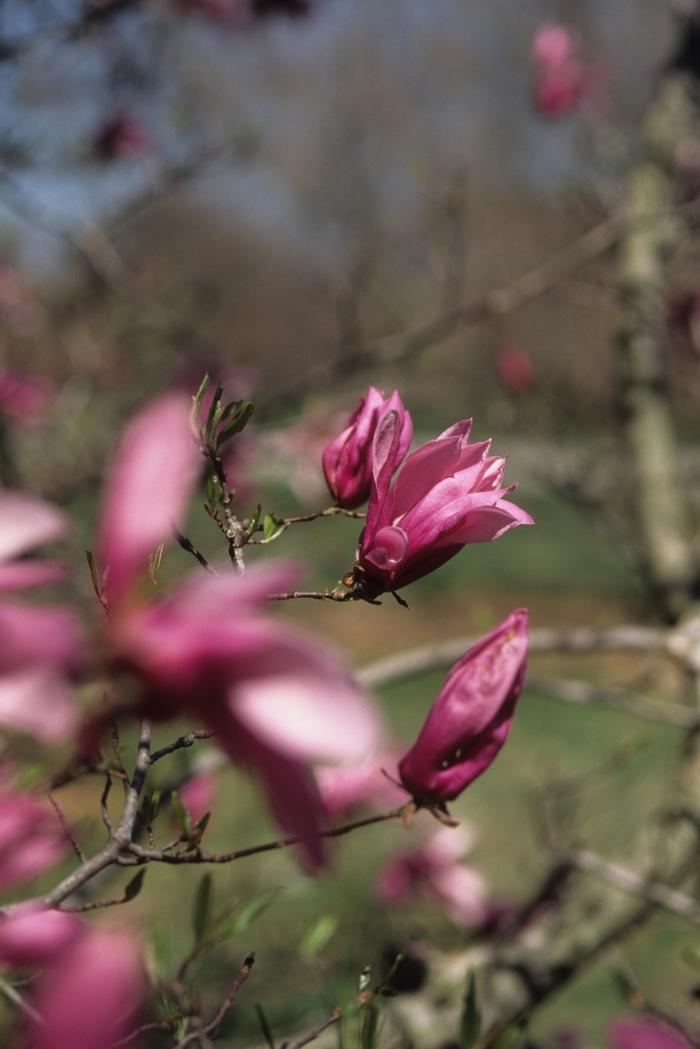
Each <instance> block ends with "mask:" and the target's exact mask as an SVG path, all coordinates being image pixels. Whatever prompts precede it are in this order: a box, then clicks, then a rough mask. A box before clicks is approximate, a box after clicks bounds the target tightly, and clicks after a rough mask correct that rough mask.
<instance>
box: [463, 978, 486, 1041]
mask: <svg viewBox="0 0 700 1049" xmlns="http://www.w3.org/2000/svg"><path fill="white" fill-rule="evenodd" d="M480 1031H481V1010H480V1009H479V1003H478V1001H477V994H476V976H475V975H474V972H473V971H472V972H470V973H469V975H468V977H467V989H466V992H465V995H464V1002H463V1003H462V1016H461V1019H460V1023H459V1045H460V1049H472V1046H474V1045H476V1042H477V1040H478V1038H479V1033H480Z"/></svg>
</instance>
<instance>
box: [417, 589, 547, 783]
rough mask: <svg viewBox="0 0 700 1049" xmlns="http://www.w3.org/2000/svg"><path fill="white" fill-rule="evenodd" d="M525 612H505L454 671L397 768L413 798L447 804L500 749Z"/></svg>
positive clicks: (514, 690)
mask: <svg viewBox="0 0 700 1049" xmlns="http://www.w3.org/2000/svg"><path fill="white" fill-rule="evenodd" d="M526 663H527V611H526V610H525V609H522V608H521V609H519V610H518V611H517V612H511V614H510V615H509V616H507V617H506V619H504V620H503V622H502V623H501V624H500V625H499V626H497V627H496V628H495V630H492V631H491V632H490V633H489V634H487V635H486V636H485V637H483V638H482V639H481V641H479V642H478V643H477V644H476V645H474V647H473V648H470V649H469V651H468V652H467V653H466V655H465V656H463V657H462V659H460V661H459V662H458V663H456V664H455V665H454V667H453V668H452V670H451V671H450V673H449V674H448V676H447V678H446V680H445V683H444V684H443V686H442V688H441V689H440V692H439V694H438V697H437V699H436V700H435V702H434V703H433V705H432V707H431V708H430V711H429V713H428V716H427V718H426V720H425V724H424V725H423V728H422V729H421V731H420V733H419V735H418V738H417V740H416V742H415V743H414V744H413V746H412V747H411V749H410V750H409V751H408V753H407V754H406V755H405V756H404V757H403V758H402V759H401V761H400V762H399V776H400V778H401V782H402V783H403V785H404V787H405V788H406V790H408V791H409V792H410V793H411V794H412V795H413V796H414V797H415V798H419V799H423V800H426V801H429V802H445V801H452V800H453V799H454V798H456V797H457V796H458V795H459V794H461V793H462V791H463V790H464V789H465V788H466V787H468V786H469V784H470V783H472V782H473V781H474V780H475V779H476V778H477V776H480V775H481V773H482V772H484V771H485V770H486V769H487V768H488V767H489V765H490V764H491V762H492V761H493V760H494V758H495V757H496V755H497V754H498V752H499V750H500V749H501V747H502V746H503V744H504V743H505V741H506V739H507V736H508V733H509V731H510V726H511V721H512V718H513V713H514V711H515V704H516V702H517V700H518V697H519V695H520V691H521V689H522V686H523V681H524V679H525V667H526Z"/></svg>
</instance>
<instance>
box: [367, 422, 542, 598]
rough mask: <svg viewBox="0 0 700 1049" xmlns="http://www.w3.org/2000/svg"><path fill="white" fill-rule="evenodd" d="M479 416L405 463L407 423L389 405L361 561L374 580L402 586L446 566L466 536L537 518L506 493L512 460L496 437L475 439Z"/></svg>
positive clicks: (380, 431) (485, 536)
mask: <svg viewBox="0 0 700 1049" xmlns="http://www.w3.org/2000/svg"><path fill="white" fill-rule="evenodd" d="M471 427H472V420H471V419H466V420H464V421H463V422H458V423H455V424H454V426H451V427H450V428H449V429H448V430H445V431H444V433H442V434H440V436H439V437H436V438H435V440H433V441H428V443H427V444H424V445H422V446H421V447H420V448H417V449H416V451H414V452H412V453H411V454H410V455H409V457H408V459H406V461H405V463H404V464H403V466H401V468H400V469H399V472H398V474H397V476H396V480H395V481H394V482H393V484H392V477H393V475H394V472H395V470H396V468H397V466H398V464H399V462H400V457H401V447H402V433H403V424H402V421H401V419H400V418H399V416H398V413H397V412H393V411H391V412H388V413H387V414H386V415H385V416H384V417H383V419H382V420H381V422H380V424H379V425H378V427H377V431H376V433H375V437H374V445H373V448H372V474H373V477H372V490H371V494H370V498H369V506H368V508H367V520H366V524H365V528H364V530H363V532H362V537H361V549H360V567H361V568H362V569H363V571H364V573H365V574H366V577H367V578H368V579H369V582H370V586H372V587H376V589H377V592H381V591H382V590H398V589H399V588H400V587H402V586H406V585H407V584H408V583H412V582H414V581H415V580H416V579H420V578H421V576H424V575H426V574H427V573H428V572H432V571H433V570H434V569H436V568H439V567H440V565H442V564H444V563H445V561H449V559H450V558H451V557H454V556H455V554H457V553H459V551H460V550H461V549H462V547H463V546H464V545H465V544H466V543H485V542H489V541H490V540H492V539H498V538H499V537H500V536H502V535H504V534H505V533H506V532H508V531H510V529H511V528H517V527H518V525H528V524H532V523H533V521H532V518H531V517H530V515H529V514H528V513H526V512H525V511H524V510H521V508H520V507H519V506H516V504H515V503H511V502H509V501H508V500H506V499H505V498H504V496H506V495H509V494H510V492H512V491H513V488H514V487H515V486H514V485H510V486H508V487H505V488H504V487H502V482H503V471H504V469H505V459H502V458H500V456H495V455H491V456H490V455H489V454H488V453H489V449H490V447H491V442H490V441H480V442H478V443H476V444H470V443H469V435H470V433H471Z"/></svg>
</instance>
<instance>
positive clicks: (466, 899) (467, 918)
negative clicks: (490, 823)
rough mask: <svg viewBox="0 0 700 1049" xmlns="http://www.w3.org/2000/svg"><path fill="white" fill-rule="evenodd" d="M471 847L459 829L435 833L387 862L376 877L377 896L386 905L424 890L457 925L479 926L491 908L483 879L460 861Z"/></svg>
mask: <svg viewBox="0 0 700 1049" xmlns="http://www.w3.org/2000/svg"><path fill="white" fill-rule="evenodd" d="M472 845H473V836H472V835H471V834H470V833H469V831H467V830H466V829H465V828H464V827H462V826H460V827H454V828H448V827H445V828H443V829H441V830H439V831H437V832H436V833H435V834H433V835H432V836H431V837H430V838H428V839H427V841H425V842H424V843H423V844H422V845H420V846H419V847H418V848H416V849H411V850H409V851H406V852H401V853H399V854H398V855H397V856H395V857H394V858H393V859H391V860H389V862H388V863H387V864H386V866H385V867H384V868H383V869H382V870H381V871H380V872H379V875H378V877H377V882H376V891H377V895H378V896H379V898H380V899H381V900H383V901H384V902H385V903H388V904H402V903H405V902H406V901H407V900H408V899H409V898H410V897H411V896H412V895H413V894H415V893H417V892H419V891H426V892H428V893H429V894H430V895H432V896H433V898H434V899H436V900H437V902H438V903H439V904H440V906H441V907H442V908H443V910H444V911H445V913H446V914H447V916H448V917H449V918H450V920H451V921H453V922H454V923H455V924H456V925H460V926H467V927H469V926H471V927H474V926H479V925H482V924H483V923H484V922H485V921H487V920H488V919H489V916H490V914H491V907H490V903H489V894H488V890H487V887H486V883H485V882H484V879H483V878H482V877H481V875H480V874H479V873H478V872H477V871H476V870H475V869H474V868H473V867H471V866H470V865H469V864H467V863H464V862H463V857H464V856H465V855H467V854H468V853H469V852H470V851H471V849H472Z"/></svg>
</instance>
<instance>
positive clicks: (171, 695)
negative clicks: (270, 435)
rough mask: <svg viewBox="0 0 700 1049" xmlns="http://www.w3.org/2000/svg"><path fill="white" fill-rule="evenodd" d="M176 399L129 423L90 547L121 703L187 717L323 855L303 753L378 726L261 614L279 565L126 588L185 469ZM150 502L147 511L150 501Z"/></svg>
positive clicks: (322, 655) (340, 669)
mask: <svg viewBox="0 0 700 1049" xmlns="http://www.w3.org/2000/svg"><path fill="white" fill-rule="evenodd" d="M188 417H189V404H188V401H187V399H186V398H183V397H180V396H179V395H169V396H167V397H164V398H162V399H161V400H159V401H156V402H154V403H153V404H151V405H150V406H149V407H147V408H146V409H145V411H144V412H142V413H141V415H139V416H138V417H137V418H136V419H135V420H134V421H133V422H132V423H131V425H130V426H129V427H128V429H127V431H126V433H125V435H124V438H123V440H122V442H121V444H120V446H119V449H118V450H117V455H116V462H115V466H114V468H113V470H112V473H111V475H110V477H109V479H108V482H107V493H108V494H107V498H106V503H105V510H104V514H103V519H102V525H101V528H100V537H99V547H98V549H99V560H100V565H101V568H102V569H103V570H105V571H106V574H107V575H106V578H107V583H106V587H105V595H106V600H107V604H108V611H109V615H108V617H107V623H106V631H107V645H108V647H109V650H110V652H111V656H112V660H113V663H114V666H115V668H117V669H121V670H123V671H125V672H128V673H130V674H131V675H132V677H134V678H135V679H136V682H137V685H138V688H137V690H136V694H135V696H134V698H133V699H131V700H130V701H129V706H128V708H127V710H128V712H129V713H131V714H136V715H139V716H146V717H149V718H153V719H157V720H164V719H170V718H181V717H183V716H185V717H188V718H192V719H194V720H196V722H198V723H200V724H204V725H205V726H207V727H208V728H210V729H211V730H213V732H214V733H215V737H216V742H217V743H218V745H219V746H220V747H221V748H222V749H223V750H224V751H225V752H226V754H228V756H229V757H230V758H231V759H232V760H233V761H234V762H236V764H238V765H241V766H243V767H244V768H246V769H248V770H249V771H250V772H252V773H253V774H254V775H255V776H256V777H257V778H258V779H259V780H260V782H261V784H262V786H263V788H264V790H265V793H266V795H267V798H268V801H269V803H270V806H271V808H272V811H273V813H274V814H275V816H276V818H277V820H278V822H279V823H280V825H281V826H282V828H283V829H284V830H285V831H286V832H287V833H289V834H295V835H299V836H300V838H301V839H302V842H303V845H304V848H305V852H306V856H307V859H308V860H309V862H310V863H311V865H312V866H318V865H320V864H321V862H322V860H323V850H322V842H321V839H320V837H319V828H320V823H321V804H320V799H319V796H318V792H317V790H316V787H315V785H314V782H313V778H312V775H311V772H310V768H309V766H310V765H311V764H312V763H316V762H325V761H341V762H342V761H356V760H359V759H360V758H361V757H362V756H363V755H364V754H366V753H367V751H368V750H370V749H371V748H372V747H373V745H374V744H375V741H376V738H377V735H378V719H377V716H376V714H375V713H374V710H373V708H372V706H371V705H370V703H369V701H368V699H367V698H366V697H365V695H364V694H363V693H362V692H361V690H360V689H359V686H358V685H357V684H356V683H355V682H354V681H353V680H352V678H351V677H350V674H349V673H348V671H347V670H346V668H345V667H344V665H343V664H342V662H341V661H340V660H339V659H338V658H337V656H336V655H335V654H333V653H331V652H328V651H327V650H326V649H325V648H322V647H321V646H320V645H319V643H318V641H317V640H316V639H315V638H313V637H311V636H309V635H307V634H305V633H303V632H302V631H299V630H295V629H294V628H293V627H291V626H289V625H288V624H286V623H284V622H282V621H278V620H275V619H273V618H271V617H270V616H269V615H268V614H267V612H268V608H269V605H268V604H267V600H266V599H267V597H268V595H269V594H271V593H274V592H276V591H278V590H280V589H287V588H288V587H289V586H290V585H293V583H294V581H295V579H296V571H295V570H294V569H291V568H290V567H289V566H286V565H270V566H268V567H265V568H261V569H258V570H252V571H249V572H248V573H247V575H245V576H244V577H242V576H239V575H238V574H236V573H235V572H234V570H233V569H232V567H231V566H230V565H227V566H222V568H221V571H220V573H219V574H216V575H211V574H206V573H204V572H202V571H201V570H197V572H195V573H192V574H191V575H190V576H189V577H188V578H187V579H186V580H185V582H184V583H182V584H181V585H180V586H179V587H177V588H176V589H174V590H173V591H172V592H171V593H170V594H169V595H168V596H167V597H164V598H160V597H159V598H153V599H150V600H149V599H146V598H144V597H142V596H140V595H139V593H138V584H139V583H140V582H142V581H143V575H144V573H145V569H146V566H147V560H148V555H149V553H150V552H151V551H152V550H153V549H154V548H156V547H157V546H158V545H159V544H160V543H162V542H164V541H167V539H168V538H169V537H170V533H171V529H172V523H173V521H178V520H179V518H180V517H181V515H182V512H183V510H184V507H185V505H186V502H187V498H188V497H189V494H190V492H191V489H192V485H193V484H194V480H195V478H196V466H197V458H198V456H197V451H196V449H195V447H194V445H193V443H192V440H191V436H190V433H189V429H188ZM152 508H153V512H151V510H152Z"/></svg>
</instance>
